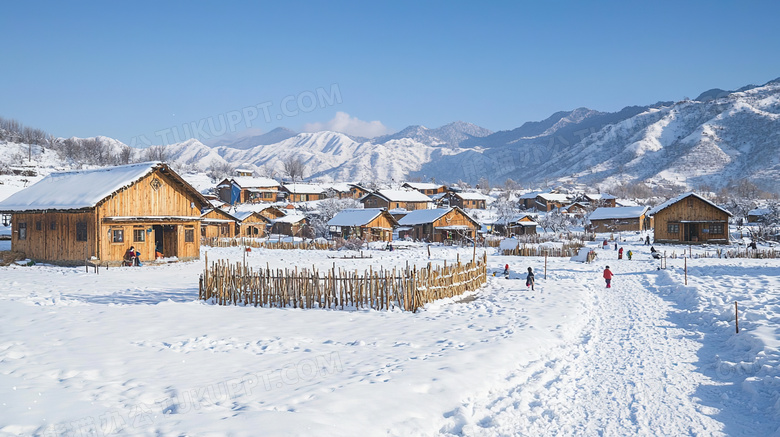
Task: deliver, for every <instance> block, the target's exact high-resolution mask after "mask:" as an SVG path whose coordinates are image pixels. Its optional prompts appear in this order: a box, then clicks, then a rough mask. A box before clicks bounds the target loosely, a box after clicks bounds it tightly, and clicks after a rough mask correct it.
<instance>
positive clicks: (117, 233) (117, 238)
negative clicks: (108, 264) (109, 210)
mask: <svg viewBox="0 0 780 437" xmlns="http://www.w3.org/2000/svg"><path fill="white" fill-rule="evenodd" d="M111 234H112V236H113V237H112V239H111V242H113V243H124V242H125V230H124V229H112V230H111Z"/></svg>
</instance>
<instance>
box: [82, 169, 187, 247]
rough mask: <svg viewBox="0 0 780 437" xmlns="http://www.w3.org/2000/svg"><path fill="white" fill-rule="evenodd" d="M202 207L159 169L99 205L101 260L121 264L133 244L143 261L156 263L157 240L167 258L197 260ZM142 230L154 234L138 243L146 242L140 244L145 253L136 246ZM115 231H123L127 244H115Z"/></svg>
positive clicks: (117, 242) (116, 242) (121, 242)
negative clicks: (136, 238) (135, 234)
mask: <svg viewBox="0 0 780 437" xmlns="http://www.w3.org/2000/svg"><path fill="white" fill-rule="evenodd" d="M200 206H201V205H200V201H199V200H198V199H196V198H195V197H194V196H192V195H191V194H190V193H188V192H187V191H185V187H184V186H182V185H180V184H178V183H176V182H175V181H173V180H172V178H170V177H169V176H167V175H165V174H164V173H163V172H161V171H160V170H155V171H154V172H152V173H150V174H149V175H147V176H145V177H143V178H141V179H139V180H138V181H136V182H135V183H133V184H132V185H130V186H129V187H127V188H125V189H123V190H121V191H118V192H117V193H114V194H113V195H112V196H110V197H108V198H106V199H105V200H103V201H102V202H101V203H100V204H99V205H98V207H97V220H98V222H99V223H100V229H99V234H98V238H99V241H100V244H99V253H98V256H99V258H100V259H101V260H102V261H121V260H122V258H123V256H124V253H125V251H127V249H128V248H129V247H130V246H131V245H132V246H136V249H137V250H138V251H139V252H141V257H140V259H141V260H142V261H144V260H146V261H149V260H153V259H154V252H155V251H154V248H155V239H158V241H161V242H162V244H163V246H164V249H163V256H165V257H173V256H175V257H177V258H179V259H181V260H188V259H197V258H198V257H199V256H200V237H201V227H200ZM155 217H160V218H159V219H156V218H155ZM187 217H191V218H192V220H189V219H188V218H187ZM141 227H144V228H143V229H144V230H145V231H148V229H150V227H151V229H152V232H147V234H153V235H152V236H153V238H151V239H150V238H146V240H145V241H143V242H141V241H139V242H138V243H143V244H141V245H140V246H141V247H143V248H144V250H143V251H142V250H139V249H138V246H137V245H135V244H133V243H134V241H133V239H134V235H133V233H134V231H138V230H140V229H141ZM115 231H121V233H122V234H123V236H122V238H121V239H122V240H124V241H115V240H116V238H115V233H116V232H115ZM160 234H162V236H160ZM146 237H149V235H147V236H146ZM150 240H151V241H150Z"/></svg>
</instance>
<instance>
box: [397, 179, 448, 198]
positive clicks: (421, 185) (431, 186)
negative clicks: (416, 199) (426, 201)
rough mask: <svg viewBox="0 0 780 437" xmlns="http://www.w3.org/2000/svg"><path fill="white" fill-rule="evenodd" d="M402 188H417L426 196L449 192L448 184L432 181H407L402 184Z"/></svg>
mask: <svg viewBox="0 0 780 437" xmlns="http://www.w3.org/2000/svg"><path fill="white" fill-rule="evenodd" d="M401 188H406V189H410V190H416V191H419V192H421V193H422V194H425V195H426V196H433V195H434V194H440V193H446V192H447V186H446V185H442V184H435V183H432V182H405V183H404V184H403V185H401Z"/></svg>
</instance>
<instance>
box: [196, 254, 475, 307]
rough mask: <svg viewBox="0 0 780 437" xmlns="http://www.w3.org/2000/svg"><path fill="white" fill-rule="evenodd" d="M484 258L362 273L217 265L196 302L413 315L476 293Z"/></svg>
mask: <svg viewBox="0 0 780 437" xmlns="http://www.w3.org/2000/svg"><path fill="white" fill-rule="evenodd" d="M486 266H487V254H483V256H482V258H481V259H479V260H477V261H476V262H469V263H467V264H465V265H463V264H461V263H460V262H458V263H456V264H452V265H449V266H448V265H446V264H445V265H444V266H441V267H434V268H432V267H431V266H430V264H429V265H428V266H427V267H423V268H416V267H414V268H410V267H409V265H408V264H407V265H406V268H403V269H395V268H394V269H393V270H373V269H370V268H369V270H368V271H364V272H363V273H362V274H361V273H359V272H358V271H357V270H354V271H351V270H345V269H342V268H338V269H337V268H336V266H335V264H334V265H333V268H331V269H327V270H325V271H320V270H318V269H315V268H312V269H311V270H309V269H301V270H299V269H298V268H297V267H296V268H295V269H284V270H282V269H274V270H272V269H270V268H268V267H266V268H265V269H262V268H260V269H259V270H254V269H252V268H249V267H247V266H246V265H244V264H241V263H235V264H230V263H227V262H225V261H222V260H220V261H217V262H216V263H213V264H212V265H211V266H209V264H208V257H206V268H205V269H204V272H203V274H202V275H201V276H200V289H199V292H198V298H199V299H202V300H211V301H213V302H214V303H216V304H219V305H253V306H262V307H269V308H285V307H293V308H333V309H338V308H340V309H344V308H353V309H357V308H372V309H375V310H387V309H391V308H400V309H402V310H404V311H413V312H415V311H417V309H418V308H420V307H422V306H424V305H425V304H427V303H429V302H433V301H434V300H437V299H443V298H447V297H454V296H458V295H460V294H463V293H464V292H466V291H471V290H476V289H478V288H479V287H481V286H482V285H484V284H485V282H487V268H486Z"/></svg>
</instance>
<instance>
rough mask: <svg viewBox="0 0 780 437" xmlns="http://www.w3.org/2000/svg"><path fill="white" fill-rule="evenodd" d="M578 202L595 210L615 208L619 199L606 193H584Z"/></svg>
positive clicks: (578, 197)
mask: <svg viewBox="0 0 780 437" xmlns="http://www.w3.org/2000/svg"><path fill="white" fill-rule="evenodd" d="M577 200H578V201H579V202H581V203H583V204H588V205H591V206H592V207H593V208H594V209H595V208H601V207H605V208H614V207H616V206H617V197H615V196H613V195H611V194H606V193H583V194H581V195H579V196H577Z"/></svg>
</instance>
